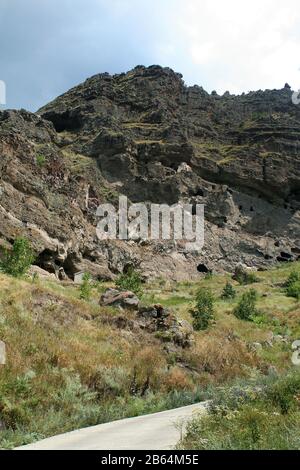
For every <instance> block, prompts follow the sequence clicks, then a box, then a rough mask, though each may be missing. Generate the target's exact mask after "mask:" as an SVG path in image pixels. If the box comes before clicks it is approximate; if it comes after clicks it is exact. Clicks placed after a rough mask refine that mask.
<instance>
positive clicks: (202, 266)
mask: <svg viewBox="0 0 300 470" xmlns="http://www.w3.org/2000/svg"><path fill="white" fill-rule="evenodd" d="M197 271H198V273H204V274H207V273H210V272H211V271H210V269H208V267H207V266H206V265H205V264H203V263H200V264H198V266H197Z"/></svg>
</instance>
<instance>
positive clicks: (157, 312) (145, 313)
mask: <svg viewBox="0 0 300 470" xmlns="http://www.w3.org/2000/svg"><path fill="white" fill-rule="evenodd" d="M122 294H124V295H122ZM130 294H132V293H130ZM111 295H115V297H117V296H116V294H114V293H111V292H107V293H106V294H104V296H103V297H102V299H101V305H111V306H113V307H121V308H122V309H127V310H132V309H133V308H132V305H131V304H128V305H126V303H124V304H122V301H123V299H126V300H127V299H130V298H131V297H130V296H128V292H119V293H118V299H119V300H116V301H115V302H109V303H106V302H105V299H106V298H108V297H111ZM134 310H135V308H134ZM102 321H104V322H106V323H109V324H110V325H112V326H114V327H116V328H118V329H122V330H129V331H135V332H138V331H139V330H143V331H145V332H147V333H149V334H151V335H154V336H155V337H156V338H157V339H159V340H160V341H161V342H163V343H165V345H166V348H165V349H166V350H167V351H169V352H170V351H171V349H170V345H171V346H173V347H175V348H176V347H179V348H183V349H185V348H189V347H191V346H192V344H193V342H194V336H193V331H194V330H193V327H192V326H191V325H190V323H188V322H187V321H185V320H180V319H178V318H177V317H176V315H175V314H174V313H173V312H172V311H171V310H169V309H167V308H164V307H163V306H162V305H159V304H157V305H151V306H140V307H139V308H138V310H137V312H136V316H135V317H133V318H132V317H128V315H126V314H124V315H114V316H111V315H110V316H108V317H104V318H103V319H102Z"/></svg>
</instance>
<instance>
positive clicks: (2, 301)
mask: <svg viewBox="0 0 300 470" xmlns="http://www.w3.org/2000/svg"><path fill="white" fill-rule="evenodd" d="M298 271H299V272H300V264H299V263H285V264H284V265H283V266H280V267H278V268H275V269H271V270H269V271H265V272H258V273H257V274H256V277H257V279H256V282H254V283H252V284H251V285H248V284H245V285H241V284H239V283H238V282H237V281H232V280H231V279H230V276H229V275H212V276H207V277H206V278H202V279H201V280H199V281H198V282H185V283H173V282H168V281H164V280H157V281H156V282H153V283H151V284H144V285H143V286H142V289H143V293H142V302H143V304H145V305H152V304H157V303H160V304H162V305H163V306H164V307H169V308H171V309H172V310H173V312H174V313H175V314H176V316H177V317H178V318H180V319H183V320H186V321H188V322H189V323H191V324H192V322H193V317H192V313H191V311H192V310H193V309H195V302H196V299H197V295H196V294H197V292H198V291H199V289H200V288H201V289H203V290H204V291H206V290H207V291H210V292H211V294H212V296H213V298H214V301H213V319H212V320H210V322H209V324H208V325H207V326H208V327H207V328H206V329H200V330H199V331H194V342H193V344H192V346H191V347H189V348H180V347H176V346H175V345H173V344H170V343H166V342H165V341H166V338H162V337H160V336H159V335H155V334H150V333H149V332H147V331H146V330H145V331H144V330H142V329H136V328H133V329H130V328H127V327H126V325H125V326H124V325H123V326H122V325H118V322H115V321H114V319H116V318H117V317H118V315H120V311H119V310H118V309H117V308H112V307H103V306H101V307H100V306H99V298H100V295H101V293H103V292H104V291H105V290H106V288H107V287H109V286H113V284H112V283H100V282H97V283H94V282H93V283H92V285H91V286H90V289H89V292H88V296H87V297H86V298H85V300H84V299H83V298H82V288H80V287H79V286H78V287H76V286H75V285H74V284H73V283H70V282H65V283H64V282H61V283H59V282H57V281H55V280H53V281H51V280H46V281H45V280H42V279H39V278H38V277H36V276H34V277H33V278H31V277H29V276H27V278H26V277H23V278H20V279H16V278H13V277H11V276H8V275H5V274H0V339H1V340H3V341H4V342H5V343H6V347H7V364H6V365H5V366H0V446H1V447H2V448H11V447H14V446H17V445H22V444H26V443H29V442H32V441H34V440H37V439H42V438H44V437H47V436H50V435H54V434H58V433H63V432H66V431H69V430H72V429H76V428H79V427H84V426H89V425H94V424H97V423H102V422H105V421H110V420H113V419H117V418H122V417H126V416H136V415H139V414H143V413H149V412H155V411H160V410H163V409H167V408H173V407H176V406H181V405H184V404H189V403H193V402H196V401H200V400H202V399H205V398H206V397H213V396H215V394H218V393H219V392H218V387H219V386H222V387H225V386H226V387H229V388H230V386H231V385H232V384H233V383H234V382H235V381H236V380H237V379H239V380H243V381H244V383H247V381H249V380H250V381H251V380H252V381H253V380H257V381H264V380H266V381H267V380H270V381H272V383H274V384H275V385H276V383H277V381H278V380H279V379H278V377H279V376H281V374H284V373H286V372H287V371H289V370H290V371H291V372H290V374H294V375H295V371H296V369H297V367H296V366H293V364H292V362H291V356H292V349H291V345H292V342H293V341H294V340H297V339H300V322H299V317H300V303H299V298H298V297H297V296H296V297H295V296H288V295H287V294H288V292H287V287H286V283H287V279H288V278H289V276H290V275H291V273H292V272H293V273H294V272H298ZM294 275H295V274H293V276H294ZM228 282H230V283H231V284H232V287H233V290H234V292H235V295H234V296H233V298H232V297H231V296H229V298H226V295H225V296H224V287H225V286H226V284H228ZM295 282H296V283H297V281H296V280H295ZM250 288H254V289H255V291H256V301H255V315H254V316H252V317H251V318H250V319H248V320H243V319H240V318H238V317H237V316H236V315H235V313H234V312H235V309H236V307H237V305H239V304H240V302H241V299H242V297H243V294H245V292H248V291H249V290H250ZM228 290H229V291H231V289H228V286H227V291H228ZM225 292H226V289H225ZM122 315H125V316H126V317H127V318H129V319H132V320H133V321H134V316H135V313H133V312H130V311H128V312H122ZM290 377H292V376H291V375H290ZM289 380H291V381H292V382H293V385H292V386H293V387H294V388H293V390H294V392H293V396H297V397H298V396H299V380H298V379H297V380H298V381H297V380H296V378H295V379H289ZM275 385H274V386H275ZM289 396H290V395H289ZM251 400H252V398H251ZM253 400H254V401H255V402H256V398H255V397H254V398H253ZM253 400H252V401H250V402H248V401H247V402H246V403H245V405H244V404H243V408H242V409H241V411H238V413H239V415H238V417H237V418H234V420H235V421H234V422H235V423H236V424H235V425H234V426H235V427H234V428H233V430H232V432H233V433H234V432H235V429H237V428H236V427H237V426H240V425H241V424H240V423H241V422H242V420H243V419H244V418H243V417H244V414H245V413H247V412H248V411H247V410H249V409H250V408H251V409H252V406H253ZM263 400H265V399H264V398H263V399H261V400H260V401H258V403H257V413H258V416H259V419H262V415H261V412H262V411H261V410H263V409H264V406H265V402H264V401H263ZM268 403H271V402H268ZM297 403H298V402H296V401H295V403H294V402H293V404H292V405H291V408H289V409H292V410H293V413H294V412H295V413H296V414H293V415H292V416H289V415H285V417H284V422H283V425H284V426H290V424H291V423H294V424H295V426H298V425H297V422H298V423H299V421H298V418H299V413H298V411H297V412H296V411H295V410H296V406H297ZM298 404H299V403H298ZM230 406H231V405H230ZM255 406H256V405H255ZM270 406H271V405H270ZM272 406H273V405H272ZM230 409H231V408H230ZM234 409H235V408H234ZM255 409H256V408H255ZM255 409H253V410H254V411H253V413H256V411H255ZM232 412H233V413H235V411H232ZM276 412H277V411H276ZM226 413H227V412H226ZM297 413H298V414H297ZM226 416H227V414H226ZM228 416H231V415H230V414H229V415H228ZM233 416H234V417H235V416H236V415H235V414H234V415H233ZM247 416H248V415H247ZM274 416H277V415H274ZM214 419H215V421H214V423H217V424H215V426H217V425H218V426H219V425H220V420H219V415H218V414H216V415H215V418H214ZM228 419H229V418H228ZM247 419H248V418H247ZM249 419H250V418H249ZM251 419H252V418H251ZM276 419H277V418H276V417H274V420H275V421H276ZM278 419H279V418H278ZM243 422H245V423H246V424H245V426H246V427H247V426H248V424H247V423H248V421H247V420H246V421H243ZM251 422H252V421H251ZM276 422H277V421H276ZM207 423H208V422H207V421H205V423H204V424H201V426H206V428H205V430H206V431H205V432H207V433H210V432H211V430H210V428H209V425H208V424H207ZM226 423H227V421H226ZM272 423H273V421H272V422H271V421H270V426H273V425H272ZM197 426H198V425H197ZM197 426H196V425H194V427H193V428H191V430H190V432H189V437H188V440H187V441H186V445H187V446H189V445H191V444H192V445H193V447H194V448H198V447H197V446H198V445H199V443H198V442H199V441H197V435H198V434H197V433H198V431H199V429H202V427H201V426H200V424H199V426H200V427H199V426H198V427H197ZM224 426H225V425H224ZM222 429H223V428H222V427H218V432H219V433H223V431H224V430H223V431H222ZM225 431H226V429H225ZM201 432H202V431H201ZM228 439H229V438H228ZM288 442H289V441H288V438H287V439H286V440H285V441H280V443H279V444H278V446H279V447H280V446H281V447H282V446H284V445H286V446H288V445H289V444H288ZM201 445H202V444H201ZM214 445H217V444H216V441H209V443H208V444H207V445H204V444H203V445H202V447H205V446H206V447H210V448H211V447H213V446H214ZM264 445H266V446H268V445H269V440H265V441H262V444H261V446H264ZM275 445H276V444H275ZM290 445H291V447H293V448H294V447H297V446H298V447H299V441H297V439H296V440H295V439H294V440H293V441H291V444H290ZM226 446H228V445H227V444H226V442H225V441H224V442H223V441H222V443H221V444H220V446H219V447H222V448H225V447H226ZM232 446H233V447H234V446H236V447H239V444H234V443H233V444H232ZM202 447H201V448H202Z"/></svg>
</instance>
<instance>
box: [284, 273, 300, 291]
mask: <svg viewBox="0 0 300 470" xmlns="http://www.w3.org/2000/svg"><path fill="white" fill-rule="evenodd" d="M299 281H300V275H299V273H298V272H297V271H292V272H291V273H290V275H289V277H288V278H287V280H286V282H285V284H284V287H287V288H288V287H290V286H291V285H292V284H295V283H296V282H299Z"/></svg>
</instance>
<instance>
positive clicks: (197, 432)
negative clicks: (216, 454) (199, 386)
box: [180, 371, 300, 450]
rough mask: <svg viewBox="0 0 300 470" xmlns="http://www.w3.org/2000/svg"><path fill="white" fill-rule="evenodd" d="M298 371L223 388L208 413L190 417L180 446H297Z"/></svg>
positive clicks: (246, 447)
mask: <svg viewBox="0 0 300 470" xmlns="http://www.w3.org/2000/svg"><path fill="white" fill-rule="evenodd" d="M299 397H300V373H299V371H293V372H292V373H287V374H286V375H284V376H282V377H271V376H269V377H266V378H265V379H263V380H262V379H259V380H257V381H256V382H250V383H248V384H246V385H245V384H244V385H240V386H235V387H224V388H223V389H222V391H221V393H219V394H218V393H217V396H216V398H213V401H212V403H211V404H210V407H209V414H208V415H207V416H204V417H201V418H198V417H196V418H194V419H193V420H192V421H191V422H190V423H189V424H188V427H187V435H186V437H185V439H184V440H183V442H182V443H181V445H180V446H181V448H184V449H189V450H190V449H199V450H211V449H214V450H221V449H222V450H225V449H227V450H242V449H245V450H254V449H257V450H263V449H272V450H283V449H299V446H300V433H299V424H298V423H299V419H300V410H299Z"/></svg>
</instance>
